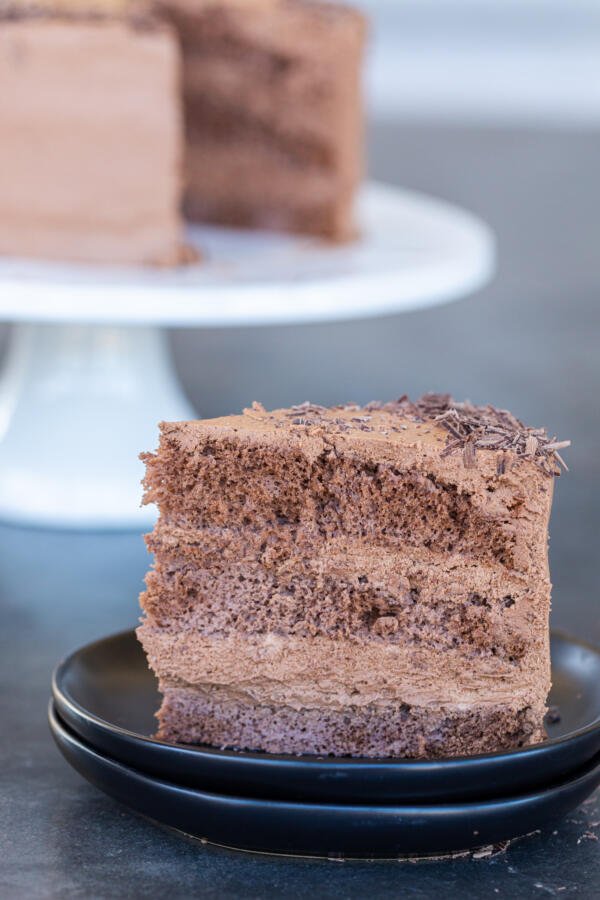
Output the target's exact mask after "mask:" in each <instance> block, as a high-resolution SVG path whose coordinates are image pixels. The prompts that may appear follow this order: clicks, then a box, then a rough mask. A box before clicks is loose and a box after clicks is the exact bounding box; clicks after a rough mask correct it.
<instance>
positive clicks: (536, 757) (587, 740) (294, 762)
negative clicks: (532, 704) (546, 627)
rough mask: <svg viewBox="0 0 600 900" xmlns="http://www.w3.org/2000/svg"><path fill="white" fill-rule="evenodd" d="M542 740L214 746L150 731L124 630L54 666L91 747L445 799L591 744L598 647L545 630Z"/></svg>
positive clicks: (524, 787)
mask: <svg viewBox="0 0 600 900" xmlns="http://www.w3.org/2000/svg"><path fill="white" fill-rule="evenodd" d="M552 660H553V670H552V676H553V682H554V687H553V691H552V696H551V703H553V704H556V706H557V707H558V708H559V710H560V721H558V722H555V723H553V724H549V725H548V732H549V735H550V739H549V740H548V741H547V742H545V743H543V744H538V745H536V746H534V747H528V748H524V749H523V750H517V751H511V752H509V753H498V754H491V755H487V756H472V757H465V758H457V759H448V760H441V761H436V762H428V761H425V760H372V759H341V758H319V757H307V756H304V757H299V756H274V755H270V754H267V753H243V752H237V751H222V750H216V749H212V748H209V747H188V746H184V745H172V744H166V743H163V742H160V741H156V740H153V739H152V738H151V737H150V735H151V734H152V732H153V730H154V729H155V727H156V725H155V720H154V712H155V711H156V709H157V708H158V705H159V695H158V693H157V690H156V681H155V679H154V676H153V675H152V674H151V672H149V670H148V667H147V664H146V659H145V656H144V653H143V651H142V649H141V647H140V645H139V643H138V642H137V640H136V638H135V635H134V633H133V632H132V631H130V632H123V633H121V634H117V635H114V636H112V637H108V638H105V639H103V640H100V641H97V642H96V643H94V644H89V645H88V646H86V647H83V648H82V649H81V650H78V651H76V652H75V653H73V654H72V655H71V656H69V657H68V658H67V659H65V660H64V661H63V662H62V663H60V665H59V666H58V668H57V669H56V672H55V673H54V678H53V696H54V699H55V702H56V706H57V709H58V712H59V714H60V716H61V718H62V719H63V720H64V721H65V722H66V723H67V725H69V727H70V728H72V729H73V731H74V732H75V733H76V734H78V735H79V736H80V737H81V738H83V740H84V741H85V742H86V743H88V744H90V745H91V746H93V747H95V748H96V749H97V750H98V751H99V753H101V754H104V755H108V756H110V757H112V758H113V759H115V760H119V761H120V762H122V763H125V764H126V765H129V766H133V767H134V768H136V769H138V770H141V771H144V772H146V773H147V774H149V775H153V776H155V777H157V778H163V779H165V780H166V781H171V782H175V783H178V784H182V785H184V786H186V787H193V788H200V789H202V790H207V791H211V792H215V793H228V794H235V795H240V796H246V797H261V798H267V797H270V798H273V799H283V800H301V801H311V802H312V801H315V800H316V801H322V802H342V803H363V802H374V803H386V802H387V803H395V802H406V801H409V802H419V801H429V802H431V801H433V802H438V803H439V802H453V801H463V800H468V799H473V800H481V799H484V798H491V797H499V796H502V795H504V794H507V795H514V794H516V793H520V792H524V791H533V790H535V789H536V788H539V787H542V786H545V785H548V784H550V783H552V782H554V781H557V780H559V779H561V778H563V777H565V776H566V775H567V774H568V773H570V772H573V771H574V770H575V769H577V768H579V767H581V766H583V765H584V764H585V763H586V762H588V761H589V760H590V759H592V758H593V757H594V756H595V755H596V754H597V753H600V651H598V650H594V649H593V648H591V647H588V646H586V645H585V644H582V643H579V642H577V641H574V640H571V639H569V638H566V637H562V636H559V635H554V636H553V639H552Z"/></svg>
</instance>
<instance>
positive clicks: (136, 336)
mask: <svg viewBox="0 0 600 900" xmlns="http://www.w3.org/2000/svg"><path fill="white" fill-rule="evenodd" d="M359 222H360V233H361V237H360V239H359V240H357V241H356V242H355V243H353V244H351V245H347V246H342V247H331V246H327V245H324V244H323V243H320V242H317V241H314V240H311V239H308V238H301V237H300V238H299V237H293V236H283V235H274V234H269V233H255V232H240V231H237V230H233V229H224V228H223V229H219V228H210V227H193V228H191V229H190V239H191V240H192V242H193V243H195V244H197V245H198V246H199V247H200V248H202V252H203V254H204V260H203V262H202V264H201V265H194V266H189V267H185V268H180V269H177V270H169V271H167V270H164V271H161V270H148V269H119V268H113V267H105V268H94V267H90V266H75V265H68V266H67V265H64V264H49V263H44V264H42V263H38V262H30V261H29V262H28V261H23V260H6V259H5V260H2V261H0V319H4V320H9V321H10V320H12V321H15V322H17V323H18V324H17V325H16V326H15V328H14V331H13V334H12V337H11V344H10V347H9V352H8V357H7V361H6V364H5V367H4V371H3V375H2V379H1V381H0V518H1V519H4V520H8V521H12V522H16V523H20V524H27V525H39V526H45V527H60V528H110V529H116V528H136V529H137V528H145V527H148V526H150V525H151V524H152V521H153V519H154V511H153V510H152V509H149V508H147V507H145V508H141V507H140V498H141V488H140V479H141V477H142V466H141V463H140V462H139V460H138V454H139V453H140V452H141V451H143V450H148V449H151V448H153V447H155V446H156V440H157V430H156V426H157V422H159V421H160V420H161V419H165V420H177V419H187V418H192V417H194V415H195V413H194V411H193V410H192V408H191V406H190V404H189V403H188V401H187V400H186V398H185V396H184V394H183V392H182V390H181V387H180V385H179V383H178V380H177V377H176V375H175V373H174V370H173V367H172V363H171V359H170V356H169V351H168V348H167V346H166V335H165V333H164V331H163V330H162V329H163V328H164V327H168V326H187V327H199V328H202V327H203V328H207V327H215V326H219V327H224V326H233V325H235V326H251V325H252V326H257V325H272V324H283V323H289V324H292V323H300V322H317V321H332V320H342V319H350V318H357V317H367V316H375V315H384V314H392V313H398V312H402V311H405V310H412V309H417V308H422V307H426V306H431V305H434V304H437V303H442V302H448V301H451V300H455V299H458V298H459V297H462V296H465V295H466V294H468V293H470V292H472V291H474V290H476V289H477V288H479V287H481V286H482V285H483V284H484V283H485V282H486V281H487V280H488V279H489V278H490V277H491V274H492V271H493V261H494V248H493V239H492V237H491V235H490V232H489V230H488V229H487V228H486V226H484V225H483V224H482V223H481V222H479V221H478V220H477V219H475V218H474V217H473V216H471V215H469V214H468V213H465V212H463V211H461V210H458V209H456V208H453V207H450V206H448V205H446V204H444V203H440V202H438V201H435V200H431V199H429V198H426V197H423V196H420V195H416V194H411V193H408V192H405V191H401V190H397V189H393V188H389V187H384V186H381V185H376V184H369V185H367V186H366V187H365V188H364V190H363V192H362V195H361V197H360V200H359ZM252 399H253V398H252V397H250V396H249V397H248V401H249V402H250V401H251V400H252Z"/></svg>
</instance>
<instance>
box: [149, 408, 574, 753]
mask: <svg viewBox="0 0 600 900" xmlns="http://www.w3.org/2000/svg"><path fill="white" fill-rule="evenodd" d="M565 443H566V442H565ZM565 443H557V442H556V441H551V440H549V438H548V436H547V435H546V433H545V432H544V431H543V430H541V429H532V428H527V427H525V426H524V425H523V424H522V423H521V422H520V421H518V420H517V419H515V418H514V417H513V416H512V415H511V414H510V413H508V412H506V411H503V410H498V409H494V408H493V407H491V406H488V407H476V406H472V405H471V404H469V403H455V402H454V401H452V399H451V398H450V397H448V396H442V395H426V396H425V397H423V398H421V400H419V401H417V402H416V403H412V402H410V401H409V400H408V399H407V398H406V397H403V398H401V399H400V400H398V401H396V402H392V403H386V404H379V403H372V404H369V405H368V406H366V407H363V408H361V407H358V406H354V405H348V406H343V407H336V408H332V409H328V408H323V407H321V406H316V405H312V404H308V403H307V404H302V405H300V406H297V407H293V408H291V409H284V410H276V411H274V412H266V411H265V410H264V409H263V408H262V406H261V405H260V404H256V403H255V404H253V406H252V408H251V409H249V410H245V412H244V414H243V415H241V416H229V417H226V418H221V419H212V420H206V421H196V422H178V423H163V424H162V425H161V437H160V446H159V449H158V452H157V453H156V454H145V455H144V456H143V459H144V460H145V462H146V466H147V473H146V479H145V486H146V493H145V502H146V503H156V504H157V505H158V508H159V511H160V517H159V519H158V523H157V525H156V527H155V529H154V531H153V533H152V534H151V535H149V536H148V538H147V543H148V547H149V549H150V550H151V551H152V552H153V553H154V558H155V564H154V568H153V569H152V570H151V571H150V572H149V574H148V576H147V590H146V592H145V593H144V594H142V598H141V602H142V606H143V609H144V612H145V617H144V619H143V623H142V625H141V627H140V628H139V631H138V635H139V638H140V640H141V642H142V644H143V646H144V648H145V650H146V653H147V656H148V660H149V664H150V666H151V667H152V669H153V670H154V672H155V673H156V674H157V676H158V678H159V686H160V690H161V692H162V695H163V701H162V706H161V708H160V710H159V712H158V720H159V723H160V727H159V731H158V736H159V737H160V738H162V739H164V740H167V741H178V742H185V743H205V744H210V745H214V746H217V747H233V748H246V749H255V750H264V751H269V752H272V753H293V754H298V753H307V754H335V755H364V756H396V757H420V756H428V757H439V756H451V755H458V754H472V753H478V752H483V751H493V750H499V749H502V748H509V747H518V746H521V745H524V744H528V743H531V742H535V741H539V740H541V739H542V738H543V735H544V731H543V719H544V714H545V711H546V697H547V694H548V690H549V687H550V656H549V630H548V616H549V610H550V581H549V574H548V559H547V541H548V519H549V515H550V507H551V502H552V489H553V480H554V479H553V476H554V475H555V474H558V470H559V469H558V464H559V462H562V460H561V458H560V456H559V454H558V450H559V449H560V448H561V447H562V446H564V445H565Z"/></svg>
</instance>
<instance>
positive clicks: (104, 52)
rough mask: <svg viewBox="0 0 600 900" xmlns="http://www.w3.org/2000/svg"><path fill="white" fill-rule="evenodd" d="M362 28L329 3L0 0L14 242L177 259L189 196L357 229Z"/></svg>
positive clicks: (2, 236) (277, 217)
mask: <svg viewBox="0 0 600 900" xmlns="http://www.w3.org/2000/svg"><path fill="white" fill-rule="evenodd" d="M364 31H365V28H364V21H363V18H362V16H361V15H360V14H359V13H357V12H356V11H354V10H352V9H350V8H347V7H345V6H343V5H340V4H337V3H330V2H327V0H0V84H1V85H2V88H1V90H0V131H1V133H2V140H1V141H0V254H9V255H11V256H29V257H42V258H51V259H52V258H53V259H70V260H81V261H92V262H108V263H148V264H162V265H169V264H177V263H179V262H181V261H183V260H185V259H187V258H189V256H190V253H189V251H188V250H187V249H186V247H185V245H184V236H183V215H182V212H183V209H185V212H186V213H187V216H188V217H189V218H191V219H194V220H206V221H211V222H219V223H224V224H230V225H240V226H250V227H266V228H278V229H285V230H292V231H298V232H305V233H308V234H314V235H319V236H323V237H325V238H330V239H334V240H345V239H347V238H349V237H350V236H352V234H353V232H354V225H353V217H352V205H353V199H354V194H355V190H356V186H357V184H358V181H359V179H360V177H361V174H362V134H361V132H362V113H361V103H360V68H361V57H362V49H363V43H364Z"/></svg>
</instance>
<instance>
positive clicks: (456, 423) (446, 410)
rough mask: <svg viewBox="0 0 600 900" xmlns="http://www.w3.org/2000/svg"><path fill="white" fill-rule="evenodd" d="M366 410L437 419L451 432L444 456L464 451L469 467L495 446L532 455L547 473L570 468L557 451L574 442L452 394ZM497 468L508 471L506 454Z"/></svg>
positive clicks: (368, 407) (397, 402) (466, 464)
mask: <svg viewBox="0 0 600 900" xmlns="http://www.w3.org/2000/svg"><path fill="white" fill-rule="evenodd" d="M365 409H367V410H369V409H382V410H385V411H386V412H390V413H397V414H399V415H403V416H409V417H412V418H414V419H416V420H418V421H420V422H426V421H434V422H436V423H437V424H438V425H440V426H441V427H442V428H444V429H445V430H446V431H447V432H448V439H447V441H446V446H445V448H444V450H443V451H442V453H443V455H444V456H448V455H450V454H451V453H453V452H455V451H458V450H461V451H462V453H463V461H464V464H465V466H466V467H467V468H472V465H473V464H474V463H475V451H476V450H477V449H482V450H483V449H488V450H489V449H493V450H499V451H507V450H510V451H512V452H514V453H515V454H516V456H518V457H529V458H531V459H533V460H534V461H535V463H536V465H538V466H539V467H540V468H541V469H542V470H543V471H544V472H545V473H546V474H547V475H558V474H560V466H562V467H563V468H564V469H565V470H567V466H566V464H565V462H564V460H563V459H562V457H561V455H560V454H559V452H558V451H559V450H562V449H563V448H565V447H569V446H570V445H571V442H570V441H557V440H556V438H552V439H550V438H549V437H548V434H547V432H546V431H545V429H543V428H528V427H527V426H526V425H524V424H523V423H522V422H521V421H520V420H519V419H517V418H516V417H515V416H513V414H512V413H510V412H509V411H508V410H506V409H496V407H494V406H475V405H474V404H472V403H470V402H469V401H465V402H464V403H457V402H456V401H455V400H453V399H452V397H451V396H450V394H424V395H423V396H422V397H421V398H420V399H419V400H416V401H414V402H413V401H411V400H410V399H409V398H408V397H407V396H406V395H403V396H402V397H400V398H399V399H398V400H396V401H394V402H393V403H384V404H368V405H367V406H366V407H365ZM469 448H470V449H469ZM496 470H497V472H498V475H502V474H504V472H505V471H506V460H505V458H504V456H499V457H498V458H497V463H496Z"/></svg>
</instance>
